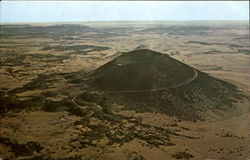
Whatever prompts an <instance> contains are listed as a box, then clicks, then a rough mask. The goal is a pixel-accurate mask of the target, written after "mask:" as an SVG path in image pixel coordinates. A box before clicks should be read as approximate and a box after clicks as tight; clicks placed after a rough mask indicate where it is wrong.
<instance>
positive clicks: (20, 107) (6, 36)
mask: <svg viewBox="0 0 250 160" xmlns="http://www.w3.org/2000/svg"><path fill="white" fill-rule="evenodd" d="M26 25H28V26H26ZM249 45H250V44H249V23H248V22H246V21H245V22H244V21H232V22H226V21H217V22H110V23H106V22H95V23H94V22H86V23H77V24H24V25H21V24H17V25H13V24H3V25H1V46H0V57H1V69H0V81H1V83H0V88H1V106H3V107H1V141H0V147H1V150H0V157H3V158H4V159H32V158H33V159H35V158H37V159H67V158H70V157H71V158H72V159H73V158H74V159H84V158H85V159H104V160H105V159H113V160H126V159H129V160H143V159H146V160H163V159H169V160H170V159H173V160H174V159H181V158H182V159H192V160H201V159H216V160H223V159H226V160H238V159H239V160H241V159H247V158H250V157H249V156H250V146H249V144H250V134H249V133H250V123H249V122H250V113H249V101H248V100H247V99H246V100H245V101H242V102H241V103H237V106H238V111H236V110H234V111H233V112H232V113H229V114H228V115H227V116H226V117H224V116H223V117H222V116H220V114H221V115H223V113H218V114H216V115H215V114H214V113H211V117H212V118H211V121H205V122H191V121H181V120H178V119H177V118H176V117H169V116H167V115H165V114H160V113H147V112H146V113H137V112H135V111H133V110H132V111H131V110H125V109H124V106H121V105H112V106H111V107H110V106H109V105H106V104H96V103H90V102H81V103H80V102H78V103H77V104H81V105H80V106H77V105H75V104H74V102H72V99H73V98H74V97H75V96H77V95H79V94H80V93H82V91H83V89H84V86H81V85H79V84H78V83H76V82H77V81H79V80H81V78H82V75H84V74H85V73H86V72H89V71H91V70H93V69H96V68H98V67H99V66H101V65H103V64H105V63H106V62H108V61H110V60H112V59H113V58H115V57H117V56H118V55H119V52H128V51H131V50H134V49H135V48H137V47H138V46H140V48H148V49H151V50H155V51H158V52H161V53H165V54H168V55H170V56H172V57H174V58H176V59H178V60H180V61H182V62H184V63H186V64H188V65H191V66H193V67H195V68H197V69H199V70H201V71H203V72H206V73H208V74H210V75H211V76H214V77H216V78H219V79H222V80H225V81H228V82H230V83H232V84H234V85H236V86H237V87H238V88H239V89H240V90H242V91H243V92H244V94H246V95H248V96H249V94H250V74H249V68H250V61H249V59H250V52H249ZM72 77H73V78H72ZM100 106H101V107H100ZM28 142H30V143H28ZM31 142H34V143H31ZM37 144H39V145H40V146H41V147H39V145H37ZM24 146H26V147H24ZM23 148H24V149H23ZM80 157H81V158H80Z"/></svg>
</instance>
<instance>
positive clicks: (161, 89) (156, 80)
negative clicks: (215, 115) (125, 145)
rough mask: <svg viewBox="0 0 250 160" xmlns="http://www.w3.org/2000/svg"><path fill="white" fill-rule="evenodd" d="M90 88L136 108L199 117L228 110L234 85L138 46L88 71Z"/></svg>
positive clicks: (235, 93) (236, 95)
mask: <svg viewBox="0 0 250 160" xmlns="http://www.w3.org/2000/svg"><path fill="white" fill-rule="evenodd" d="M87 84H88V85H89V88H90V90H91V92H93V91H94V92H99V93H103V94H104V96H106V97H108V99H109V100H111V101H112V102H114V103H120V104H123V105H124V106H125V107H126V108H128V109H135V110H137V111H143V112H144V111H150V112H160V113H165V114H168V115H171V116H177V117H179V118H183V119H188V120H196V119H203V115H204V113H205V112H207V111H212V112H216V111H217V110H223V111H226V110H231V109H232V108H234V102H236V101H237V100H239V99H241V98H242V95H241V93H240V92H239V91H238V90H237V88H236V87H235V86H234V85H232V84H229V83H227V82H224V81H221V80H219V79H216V78H213V77H211V76H209V75H207V74H206V73H203V72H201V71H198V70H196V69H194V68H193V67H190V66H188V65H186V64H184V63H182V62H180V61H178V60H176V59H174V58H171V57H170V56H168V55H165V54H161V53H159V52H155V51H151V50H147V49H142V50H135V51H132V52H127V53H123V54H122V55H121V56H119V57H117V58H115V59H113V60H112V61H110V62H108V63H106V64H105V65H103V66H101V67H99V68H98V69H96V70H94V71H92V72H91V73H89V75H88V80H87Z"/></svg>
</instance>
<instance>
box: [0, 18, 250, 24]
mask: <svg viewBox="0 0 250 160" xmlns="http://www.w3.org/2000/svg"><path fill="white" fill-rule="evenodd" d="M208 21H214V22H215V21H224V22H230V21H248V22H249V19H235V20H232V19H230V20H227V19H221V20H218V19H215V20H212V19H211V20H88V21H55V22H52V21H47V22H37V21H33V22H0V24H11V23H20V24H21V23H88V22H208Z"/></svg>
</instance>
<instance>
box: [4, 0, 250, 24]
mask: <svg viewBox="0 0 250 160" xmlns="http://www.w3.org/2000/svg"><path fill="white" fill-rule="evenodd" d="M0 5H1V6H0V21H1V22H65V21H114V20H120V21H122V20H248V19H249V3H248V2H247V1H244V2H243V1H241V2H239V1H217V2H215V1H205V2H204V1H203V2H201V1H200V2H199V1H189V2H187V1H178V2H177V1H172V2H171V1H154V2H152V1H151V2H150V1H144V2H143V1H137V2H136V1H134V2H133V1H122V2H119V1H106V2H100V1H99V2H98V1H73V2H69V1H61V2H59V1H45V2H42V1H33V2H31V1H26V2H25V1H23V2H22V1H9V2H8V1H4V2H3V1H2V2H0Z"/></svg>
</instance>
